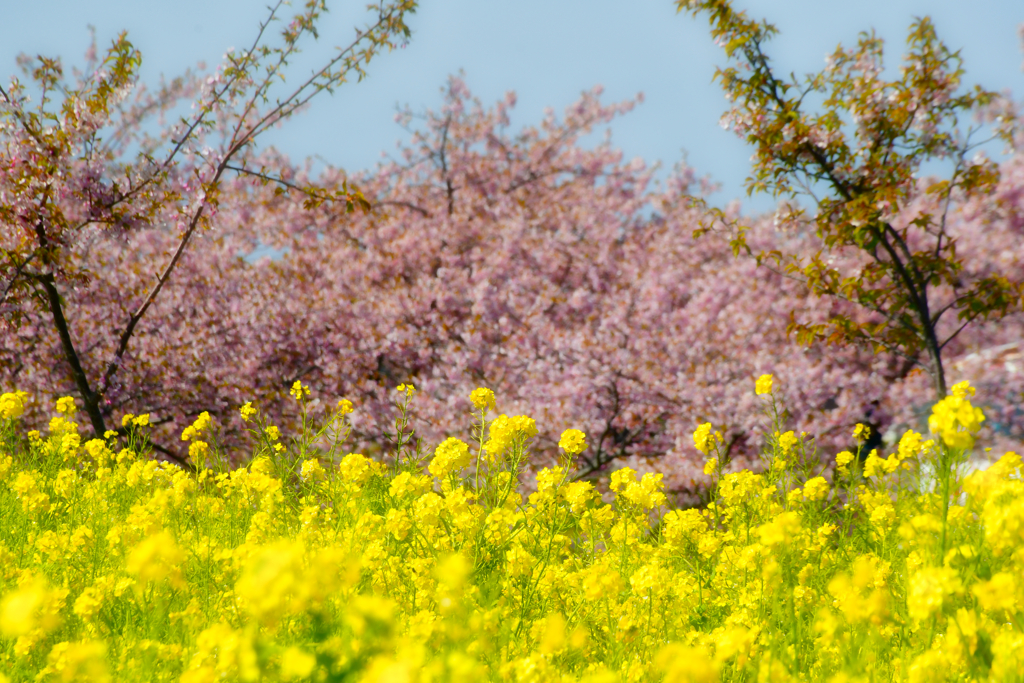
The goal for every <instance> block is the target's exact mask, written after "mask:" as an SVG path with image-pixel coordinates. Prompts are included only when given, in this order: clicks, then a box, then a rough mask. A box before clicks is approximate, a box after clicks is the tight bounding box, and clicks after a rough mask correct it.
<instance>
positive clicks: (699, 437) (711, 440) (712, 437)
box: [693, 422, 722, 455]
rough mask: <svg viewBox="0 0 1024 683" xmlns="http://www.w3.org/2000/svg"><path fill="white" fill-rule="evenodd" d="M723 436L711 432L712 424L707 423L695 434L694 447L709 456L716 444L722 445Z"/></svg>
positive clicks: (698, 428) (696, 430)
mask: <svg viewBox="0 0 1024 683" xmlns="http://www.w3.org/2000/svg"><path fill="white" fill-rule="evenodd" d="M721 441H722V435H721V434H720V433H719V432H714V433H712V432H711V423H710V422H705V423H704V424H702V425H701V426H699V427H697V429H695V430H694V432H693V445H694V446H695V447H696V448H697V450H698V451H700V452H701V453H703V454H704V455H709V454H710V453H711V450H712V449H713V448H714V447H715V444H717V443H721Z"/></svg>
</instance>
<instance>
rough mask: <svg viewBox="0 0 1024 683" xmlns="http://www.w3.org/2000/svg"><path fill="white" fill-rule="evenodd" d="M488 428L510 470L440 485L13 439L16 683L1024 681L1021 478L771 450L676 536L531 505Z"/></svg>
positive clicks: (906, 443)
mask: <svg viewBox="0 0 1024 683" xmlns="http://www.w3.org/2000/svg"><path fill="white" fill-rule="evenodd" d="M5 396H7V395H5ZM302 396H303V397H305V396H306V394H305V393H303V394H302ZM407 396H408V394H407ZM478 396H479V395H478ZM953 398H960V399H966V396H961V397H957V396H955V395H954V396H953ZM18 400H19V401H21V402H24V401H25V400H27V397H24V396H22V397H20V398H19V399H18ZM11 401H13V399H11ZM471 402H473V403H474V410H475V411H476V412H475V413H474V414H475V418H476V419H477V420H482V421H481V422H478V423H477V425H476V426H475V431H474V433H475V434H478V435H479V441H480V442H484V436H485V435H486V436H487V440H486V444H487V445H493V447H494V448H495V451H491V450H490V448H489V447H488V446H487V445H484V444H478V445H484V447H485V448H486V450H487V452H488V453H491V454H493V453H497V454H498V455H502V454H504V456H503V457H500V458H493V459H491V460H489V461H486V462H484V463H482V464H481V463H477V467H476V468H472V467H470V466H471V465H472V464H473V461H474V458H473V456H472V452H471V448H470V446H469V445H468V444H466V443H464V442H463V441H461V440H459V439H458V438H455V437H452V438H449V439H446V440H445V441H444V442H442V443H441V444H440V445H438V446H437V447H436V449H435V450H434V454H433V457H432V458H431V459H430V460H429V462H428V461H426V459H425V458H422V457H417V458H407V459H405V460H403V461H402V462H397V460H396V459H394V458H389V457H381V458H370V457H367V456H365V455H362V454H359V453H348V454H347V455H345V456H344V457H340V458H339V459H337V460H335V459H334V458H333V455H331V453H333V451H324V452H319V453H318V452H315V451H312V450H306V451H303V453H304V454H303V455H301V457H299V458H298V459H296V460H289V459H286V458H284V456H283V455H282V454H280V453H279V452H278V451H276V450H274V449H272V448H266V447H265V445H266V444H265V441H263V440H260V439H256V440H257V441H258V442H259V444H262V445H260V446H258V449H262V450H257V454H256V455H255V456H254V457H253V458H252V459H251V460H250V461H249V462H248V463H247V464H246V465H245V466H242V467H237V468H233V469H230V468H226V467H224V468H218V469H210V468H207V467H204V466H203V464H202V463H196V469H195V470H186V469H181V468H178V467H176V466H173V465H170V464H167V463H158V462H155V461H152V460H149V459H147V458H145V457H140V456H144V455H146V454H145V453H144V452H140V453H138V454H136V453H134V452H131V449H127V448H121V446H120V445H119V444H118V443H117V441H118V439H122V438H129V436H130V437H131V438H136V437H137V436H138V433H139V432H142V431H144V430H145V429H146V425H144V424H139V423H136V422H135V419H136V418H134V417H132V418H131V420H132V424H133V429H132V430H129V432H130V434H129V435H128V436H118V435H117V434H115V433H111V434H108V435H107V436H106V437H105V439H91V440H88V441H87V442H86V443H85V444H84V445H82V446H81V447H80V448H78V449H77V450H75V451H74V456H73V457H68V453H69V451H68V450H67V449H66V448H65V445H66V441H67V437H69V436H75V437H77V436H78V434H77V427H76V426H75V424H74V423H73V422H70V421H68V420H67V419H66V417H67V416H68V415H69V411H68V403H67V402H64V403H63V404H61V408H62V410H61V413H62V415H63V417H59V418H55V421H54V428H53V429H51V431H50V433H49V434H48V435H47V436H41V435H38V434H37V435H36V436H35V437H34V438H32V439H28V440H26V439H22V438H14V437H13V436H3V435H13V434H14V430H15V428H16V427H17V424H16V422H15V420H16V419H17V416H16V415H14V413H15V412H16V411H11V413H10V414H7V413H5V414H4V416H3V418H0V419H2V420H4V422H3V425H2V426H3V427H4V429H5V431H2V432H0V454H2V455H0V471H2V472H3V474H2V476H0V519H2V520H3V524H2V525H0V672H2V673H0V681H4V683H7V681H37V680H38V681H79V680H81V681H118V682H120V681H147V682H148V681H168V682H174V683H207V682H209V683H213V682H215V681H328V680H351V681H366V682H370V681H409V682H410V683H414V682H420V681H422V682H427V681H431V682H434V681H503V680H507V681H536V682H543V681H558V682H562V681H566V682H568V681H588V682H589V683H597V682H609V683H610V682H618V683H628V682H632V681H637V682H639V681H653V682H660V681H680V682H683V681H702V682H706V683H719V682H721V683H729V682H733V681H736V682H738V681H765V682H773V681H789V680H805V681H828V682H834V681H870V680H885V681H904V680H907V681H921V682H922V683H923V682H925V681H928V682H931V681H992V682H995V681H1013V680H1021V679H1022V678H1024V579H1021V577H1022V576H1024V552H1022V551H1021V548H1022V547H1024V479H1022V476H1021V475H1022V473H1021V470H1022V461H1021V457H1020V456H1019V455H1017V454H1014V453H1007V454H1006V455H1004V456H1003V457H1002V458H1001V459H999V460H998V461H997V462H996V463H995V464H993V465H992V466H991V467H989V468H988V469H985V470H981V471H977V472H974V473H972V474H970V475H969V476H967V477H965V478H962V479H961V478H960V474H959V472H960V468H959V464H961V463H962V462H963V460H962V453H961V451H960V450H959V448H957V447H954V448H951V447H950V444H949V443H948V442H947V441H946V440H945V438H944V437H941V435H940V437H941V438H940V439H939V440H938V441H937V442H929V441H926V440H924V439H923V437H922V436H921V435H920V434H916V433H914V432H908V433H907V434H906V435H904V437H903V438H902V439H901V440H900V442H899V445H898V446H897V447H896V448H895V449H894V452H893V453H892V454H890V455H888V456H885V457H883V456H882V455H879V454H878V453H875V454H874V455H873V456H869V457H868V458H867V459H866V460H865V461H864V463H863V468H862V467H861V464H860V461H859V459H858V458H857V457H856V455H855V454H853V453H850V452H848V451H847V452H843V453H841V454H839V456H837V457H836V464H837V467H835V468H832V467H831V465H829V466H828V467H826V466H825V463H822V462H820V461H818V460H816V459H812V456H811V455H808V454H810V453H813V449H811V448H807V447H805V444H804V439H805V438H806V435H803V434H799V435H798V434H794V433H793V432H787V431H786V430H785V426H784V425H782V424H778V423H774V424H773V425H772V429H771V431H769V432H768V434H770V435H775V439H774V441H773V440H772V439H769V440H768V441H769V447H770V449H772V450H770V452H768V453H765V454H764V461H763V462H762V463H761V467H760V468H759V470H760V471H757V472H754V471H750V470H745V469H744V470H740V471H735V472H728V473H721V472H720V471H719V469H718V467H717V462H716V461H715V459H714V458H712V459H710V460H709V463H712V462H714V463H716V464H715V465H714V466H712V467H710V468H709V469H710V470H711V472H713V473H716V474H718V475H720V476H716V478H715V479H714V480H713V481H712V482H711V484H710V490H708V492H707V500H708V501H709V502H708V503H707V504H706V505H703V506H700V507H697V508H692V509H670V508H671V504H670V503H671V501H670V499H669V495H668V494H667V493H666V491H665V489H664V486H665V482H664V480H663V478H662V475H661V474H659V473H657V472H651V471H642V472H638V471H636V470H634V469H631V468H623V469H619V470H617V471H614V472H612V473H611V474H610V475H609V477H608V478H607V479H606V480H605V479H596V480H589V479H574V478H573V477H572V476H571V473H570V468H569V467H568V466H563V465H560V466H557V467H549V468H543V469H540V470H539V471H536V472H534V473H533V476H534V477H535V482H534V485H533V486H532V487H530V488H529V489H527V488H526V487H523V486H522V484H521V482H523V481H525V480H526V479H527V478H528V477H530V476H531V472H530V470H529V468H528V463H529V460H528V457H527V456H528V444H527V442H528V440H529V439H530V438H532V437H533V436H534V435H535V434H536V425H535V423H534V422H533V420H531V419H530V418H527V417H525V416H518V417H508V416H504V415H502V416H499V417H498V418H497V419H495V420H494V421H493V422H491V423H490V424H488V423H487V422H486V414H484V415H483V416H482V415H481V413H480V411H481V410H483V408H485V407H488V406H490V405H491V403H490V402H489V401H488V402H486V403H484V404H483V407H481V406H478V405H476V402H475V401H473V399H472V398H471ZM2 405H5V406H6V405H8V404H6V403H4V404H2ZM958 410H959V408H958ZM773 414H774V413H773ZM972 414H973V412H972ZM255 415H256V413H250V414H249V416H248V417H250V418H252V417H253V416H255ZM242 417H243V418H245V417H246V415H245V413H243V414H242ZM975 417H976V416H975ZM330 419H332V420H333V419H335V418H334V417H333V416H331V418H330ZM57 420H59V422H58V421H57ZM957 421H958V424H959V425H960V426H959V427H958V429H964V424H963V423H962V422H960V421H959V418H957ZM975 422H980V420H975ZM211 424H212V422H211V419H210V417H209V415H205V414H204V415H200V416H199V418H198V419H197V420H196V421H195V422H194V423H193V424H192V425H191V426H190V427H188V428H186V430H185V432H184V434H183V438H185V440H186V441H190V442H191V444H192V445H194V444H195V443H197V442H199V441H200V438H201V437H202V435H203V434H204V433H206V432H207V431H208V430H209V429H210V427H211ZM309 428H310V429H313V428H314V426H313V425H310V426H309ZM260 429H264V428H263V427H260ZM700 429H703V431H702V435H703V436H702V437H701V439H698V438H697V435H695V444H697V445H701V444H704V445H707V444H714V443H716V442H715V438H716V437H715V435H714V433H713V432H712V430H711V428H710V425H707V426H706V428H704V426H702V428H700ZM269 431H270V430H269V428H267V429H266V431H265V432H261V431H259V430H254V432H253V433H254V435H255V436H260V435H261V434H263V433H269ZM965 431H966V430H965ZM787 435H788V436H787ZM275 436H278V437H279V435H275ZM295 438H296V442H297V443H308V440H307V441H304V440H303V439H304V437H303V436H302V435H299V436H297V437H295ZM136 443H141V442H136ZM560 445H561V447H562V448H563V450H564V451H565V452H566V453H573V454H578V452H579V451H581V450H582V449H583V448H584V447H585V436H584V435H583V433H582V432H579V431H578V430H566V432H564V433H563V435H562V440H561V442H560ZM208 448H210V450H211V451H212V450H213V447H209V446H208ZM119 449H120V450H119ZM476 450H477V446H474V447H473V449H472V451H476ZM708 450H709V451H710V450H711V448H710V447H708ZM782 450H785V452H786V454H787V455H786V457H785V458H784V459H783V458H779V457H778V456H779V453H780V452H781V451H782ZM115 453H118V454H117V455H115ZM385 455H386V454H385ZM872 458H875V460H872ZM781 460H784V462H783V463H782V464H779V461H781ZM209 461H216V462H226V461H227V459H226V458H210V459H209ZM890 463H895V465H896V466H895V467H893V466H892V465H890ZM869 466H870V467H871V468H873V471H872V472H871V473H870V476H866V475H868V474H869V473H868V468H869ZM424 467H425V469H424ZM637 467H638V468H639V467H640V466H639V465H637ZM727 469H728V468H727ZM926 471H927V472H930V473H931V474H929V475H928V476H930V477H931V479H930V480H929V479H927V478H926V477H925V475H924V473H925V472H926ZM929 481H931V483H930V484H929V483H928V482H929Z"/></svg>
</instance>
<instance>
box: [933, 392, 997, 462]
mask: <svg viewBox="0 0 1024 683" xmlns="http://www.w3.org/2000/svg"><path fill="white" fill-rule="evenodd" d="M950 392H951V394H952V395H950V396H947V397H946V398H944V399H942V400H941V401H939V402H938V403H936V404H935V405H934V406H933V407H932V414H931V416H930V417H929V418H928V428H929V429H930V430H931V432H932V434H935V435H937V436H938V437H939V438H940V439H942V442H943V443H945V444H946V445H947V446H949V447H950V448H965V449H966V448H970V447H971V446H973V445H974V435H975V434H976V433H977V432H978V430H979V429H981V423H982V422H984V421H985V416H984V415H982V413H981V409H980V408H975V407H974V406H972V405H971V402H970V397H971V396H974V388H973V387H971V386H970V385H969V384H968V383H967V382H960V383H959V384H955V385H953V387H952V388H951V389H950Z"/></svg>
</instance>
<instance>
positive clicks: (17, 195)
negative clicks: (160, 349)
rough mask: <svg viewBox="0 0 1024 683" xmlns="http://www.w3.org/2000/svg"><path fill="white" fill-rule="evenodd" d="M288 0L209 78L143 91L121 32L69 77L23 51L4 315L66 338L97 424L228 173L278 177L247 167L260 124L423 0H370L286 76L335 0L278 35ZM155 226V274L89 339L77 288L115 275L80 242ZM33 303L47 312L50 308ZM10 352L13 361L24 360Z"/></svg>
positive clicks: (66, 357)
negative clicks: (157, 119)
mask: <svg viewBox="0 0 1024 683" xmlns="http://www.w3.org/2000/svg"><path fill="white" fill-rule="evenodd" d="M283 4H284V3H283V2H279V3H277V4H276V5H274V6H273V7H272V8H271V9H270V12H269V16H268V18H267V20H266V21H265V22H264V23H262V24H260V26H259V30H258V31H257V35H256V38H255V39H254V41H253V43H252V44H251V45H250V46H249V47H248V48H247V49H244V50H235V51H232V52H229V53H228V54H227V55H226V58H225V63H224V65H223V66H222V67H221V69H220V70H219V71H218V72H217V73H216V74H215V75H213V76H212V77H210V78H209V79H207V80H206V81H205V82H203V83H199V82H197V81H194V80H192V81H190V82H188V83H184V82H182V81H175V82H173V83H172V84H171V85H170V86H167V87H164V88H162V89H160V90H159V91H158V92H157V93H156V94H155V95H149V94H148V93H147V92H146V91H145V90H144V89H137V88H136V85H137V83H136V81H137V73H138V67H139V64H140V59H141V58H140V55H139V52H138V51H137V50H136V49H135V47H134V46H133V45H132V44H131V43H130V42H129V41H128V39H127V37H126V35H125V34H121V35H120V36H119V37H118V38H117V39H116V40H115V41H114V42H113V44H112V46H111V47H110V49H109V50H108V51H107V54H106V56H105V57H104V58H103V59H102V60H98V59H95V58H92V59H91V60H90V62H89V64H88V65H87V69H86V72H85V73H77V74H75V75H76V78H75V79H74V82H73V83H69V82H68V81H67V80H66V79H65V77H64V72H63V68H62V65H61V63H60V61H59V60H56V59H48V58H43V57H40V58H38V59H37V60H35V61H34V62H33V61H32V60H24V62H25V66H26V71H27V74H28V76H29V77H30V81H31V82H32V83H34V85H35V86H36V90H37V91H38V104H37V105H36V106H32V104H31V95H32V92H31V89H30V88H29V87H28V86H26V85H24V84H22V83H21V82H20V81H18V80H17V79H15V80H13V81H12V82H11V84H10V85H9V86H8V87H6V88H0V141H2V142H0V144H2V147H0V286H2V291H0V305H3V307H4V324H5V325H6V326H7V327H8V330H10V331H13V332H14V333H15V334H17V331H18V329H19V328H20V325H21V324H22V323H23V322H25V321H26V317H27V316H28V317H30V318H31V320H30V324H29V334H34V333H36V331H37V330H38V328H39V326H40V325H45V326H46V327H48V328H50V329H52V331H53V332H54V333H55V334H56V337H57V338H58V339H59V342H60V353H59V355H58V356H57V357H58V358H59V359H60V361H59V363H58V365H57V367H55V368H54V370H55V371H56V372H58V373H62V374H66V375H67V376H68V377H69V378H70V380H71V381H72V383H73V386H74V388H75V390H76V393H77V394H78V395H79V396H80V397H81V399H82V403H83V404H84V408H85V412H86V414H87V416H88V418H89V421H90V422H91V426H92V428H93V431H94V432H95V433H96V434H98V435H102V434H103V433H104V432H105V431H106V423H107V419H108V418H109V417H110V416H111V412H112V410H113V409H114V407H115V404H114V403H113V402H112V401H111V400H110V399H111V397H110V394H111V388H112V386H113V384H114V383H116V382H117V381H118V378H119V375H121V374H122V372H121V368H122V366H123V365H124V362H125V358H126V354H127V352H128V350H129V347H130V345H131V344H132V342H133V339H134V338H135V336H136V335H137V334H138V333H139V325H140V323H142V322H143V320H144V318H145V317H146V316H147V313H148V312H149V310H150V309H151V307H152V306H153V305H154V303H155V302H156V301H157V300H158V298H159V296H160V294H161V293H162V291H163V290H164V289H165V288H166V287H167V286H168V283H169V282H170V281H171V280H172V276H173V275H174V274H175V271H176V270H177V267H178V265H179V263H180V262H181V260H182V258H183V257H184V256H185V255H186V254H187V252H188V251H189V247H190V245H191V244H192V242H194V241H195V240H196V238H197V236H198V235H201V234H202V233H204V232H205V231H207V230H208V229H210V226H211V223H210V221H211V219H212V218H213V217H214V216H215V215H216V212H217V210H218V203H219V195H220V190H221V186H222V183H223V182H224V180H225V179H226V178H228V177H230V176H232V175H234V174H240V175H254V176H256V177H259V178H261V179H263V180H270V181H273V182H277V181H278V180H279V179H274V178H272V177H270V176H267V175H266V174H265V173H263V171H262V170H261V169H259V168H257V167H253V166H252V157H253V148H254V145H255V142H256V140H257V139H258V138H259V136H260V135H261V134H262V133H263V132H265V131H266V130H268V129H269V128H271V127H273V126H275V125H277V124H279V123H282V122H283V121H285V120H286V119H287V118H289V117H290V116H291V115H292V114H293V113H294V112H295V111H296V110H298V109H299V108H300V107H302V106H304V105H306V104H307V103H308V102H309V101H310V99H311V98H312V97H314V96H316V95H317V94H319V93H321V92H323V91H331V90H332V89H333V88H335V87H337V86H339V85H341V84H342V83H344V82H345V81H347V80H350V79H352V78H362V77H363V76H364V75H365V71H364V67H365V65H366V64H367V63H368V62H369V61H370V59H372V57H373V56H375V55H376V54H378V53H379V52H380V51H381V50H383V49H391V48H393V47H394V46H395V44H396V41H398V40H405V39H406V38H408V36H409V29H408V28H407V27H406V25H405V23H404V16H405V14H406V13H407V12H410V11H413V10H414V8H415V4H414V2H413V1H412V0H398V1H396V2H386V1H382V2H381V3H380V4H379V5H376V6H371V9H372V10H373V15H374V16H373V19H372V21H371V22H370V23H369V24H368V25H367V26H366V27H364V28H363V29H360V30H357V31H356V35H355V38H354V39H353V40H352V41H351V42H350V43H349V44H348V45H347V46H343V47H341V48H338V50H337V52H336V54H334V56H333V57H331V58H330V59H329V60H328V61H327V62H326V63H325V64H323V65H322V66H321V67H320V68H319V69H317V70H315V71H314V72H313V74H312V75H310V76H309V77H308V78H306V79H305V80H303V81H302V82H300V83H299V84H298V85H296V86H293V87H289V86H286V85H282V79H283V78H284V76H285V75H286V73H287V72H288V66H289V62H290V60H292V59H293V58H294V56H295V55H296V54H297V53H298V51H299V49H300V46H301V44H302V42H303V39H304V38H307V37H309V36H312V37H316V34H317V29H316V26H317V23H318V20H319V18H320V16H321V15H322V14H323V12H325V11H326V5H325V3H324V2H323V0H309V1H308V2H306V3H305V5H304V7H303V9H302V11H300V12H299V13H298V14H296V15H295V16H294V17H293V18H292V19H291V20H290V21H288V22H287V23H286V24H284V26H283V27H282V28H281V30H280V34H279V41H278V42H277V43H275V42H273V40H272V38H271V33H272V31H271V28H272V26H273V24H274V23H275V22H277V21H278V20H279V14H280V12H281V7H282V5H283ZM133 90H136V97H135V99H134V100H133V101H132V100H129V97H130V96H131V94H132V91H133ZM187 96H194V98H195V99H194V103H193V104H194V106H193V108H192V111H191V112H190V113H188V114H187V115H186V116H184V117H183V118H181V120H180V121H179V122H178V123H176V124H174V125H172V126H170V127H169V128H165V129H164V130H163V131H162V132H160V133H159V134H157V135H155V136H154V135H152V134H149V133H147V132H146V131H147V128H145V127H143V124H144V123H145V122H146V121H147V120H149V119H150V118H152V117H153V116H154V115H156V116H159V115H162V114H165V113H168V112H169V111H173V110H174V107H175V105H176V104H178V102H179V101H180V100H181V99H182V98H184V97H187ZM55 98H60V99H55ZM111 130H113V133H112V134H109V135H108V132H109V131H111ZM301 189H302V190H303V194H305V195H306V201H307V202H308V203H310V204H313V205H315V204H317V203H320V202H323V201H332V202H339V201H340V202H341V204H342V205H344V206H345V207H347V208H349V209H351V208H352V207H353V206H354V205H356V204H359V203H360V202H362V200H361V198H360V197H359V196H358V194H357V193H355V192H352V191H350V190H349V188H347V187H341V188H339V189H337V190H336V191H334V192H333V193H331V194H325V193H323V192H320V191H318V190H316V189H315V188H301ZM152 230H157V231H161V232H163V233H165V234H168V235H170V236H171V237H170V239H171V242H170V244H168V243H167V242H166V240H164V242H163V243H162V244H161V245H160V249H159V250H156V251H151V252H149V254H148V256H149V257H150V258H151V260H150V261H148V262H146V263H145V264H140V266H139V267H141V268H143V269H144V272H145V276H144V277H145V281H144V282H143V283H137V286H136V287H135V288H134V289H133V290H132V296H133V298H131V299H128V300H126V299H123V298H121V299H119V301H118V303H119V306H118V307H117V309H116V310H115V309H107V310H105V311H104V312H103V315H104V324H105V325H106V326H108V329H110V328H112V329H114V330H116V334H115V335H114V337H113V338H105V339H104V343H103V346H94V345H92V344H91V341H92V340H88V341H86V340H84V339H83V338H82V336H81V334H82V331H80V327H81V326H82V324H83V323H84V324H86V325H87V324H88V322H91V321H80V320H78V319H76V318H75V317H72V316H71V315H70V309H69V299H70V298H72V297H73V293H74V292H75V291H77V290H83V291H85V292H88V294H94V293H95V292H96V290H97V289H98V290H102V289H103V288H104V287H105V285H106V284H108V283H104V282H102V281H101V280H103V279H104V278H106V277H107V276H108V273H107V272H104V271H100V270H95V269H92V268H90V266H91V265H92V264H91V263H90V262H89V259H88V258H87V255H86V253H85V252H88V250H89V249H91V248H92V245H93V244H94V243H95V241H96V240H97V239H103V238H113V239H115V240H120V242H121V243H122V244H127V243H129V242H130V241H131V240H133V239H134V238H135V236H136V235H138V234H139V233H141V232H146V231H152ZM143 241H145V240H143ZM111 279H116V278H114V277H113V276H111ZM97 281H100V282H97ZM94 283H95V284H96V287H95V289H94V288H93V287H94ZM87 296H88V295H87ZM71 306H72V307H74V305H73V304H72V305H71ZM75 310H76V312H77V313H85V312H86V311H84V310H82V309H75ZM32 311H34V312H36V313H38V312H40V311H42V312H44V314H45V322H43V320H42V319H41V318H40V317H39V316H38V315H35V316H31V315H30V312H32ZM11 362H14V363H16V366H15V369H16V370H17V369H18V368H19V365H17V364H18V363H20V360H19V359H18V358H17V357H15V358H13V359H12V360H11ZM58 384H59V383H55V384H54V385H53V386H57V385H58Z"/></svg>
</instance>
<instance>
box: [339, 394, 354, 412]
mask: <svg viewBox="0 0 1024 683" xmlns="http://www.w3.org/2000/svg"><path fill="white" fill-rule="evenodd" d="M352 410H353V409H352V401H350V400H348V399H347V398H343V399H341V400H340V401H338V414H339V415H348V414H349V413H351V412H352Z"/></svg>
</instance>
